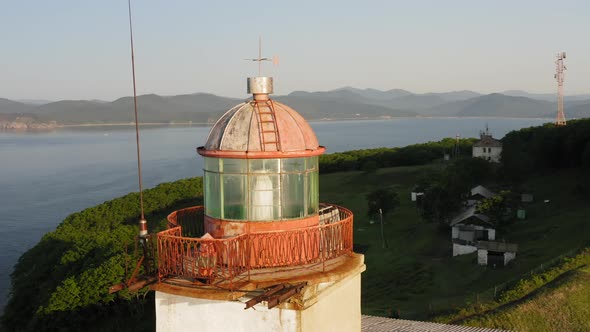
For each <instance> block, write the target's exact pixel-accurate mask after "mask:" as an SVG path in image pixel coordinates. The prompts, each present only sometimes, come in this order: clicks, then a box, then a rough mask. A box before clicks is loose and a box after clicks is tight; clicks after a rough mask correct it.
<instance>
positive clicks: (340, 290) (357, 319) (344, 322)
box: [301, 273, 361, 332]
mask: <svg viewBox="0 0 590 332" xmlns="http://www.w3.org/2000/svg"><path fill="white" fill-rule="evenodd" d="M301 326H302V330H301V331H304V332H306V331H335V332H340V331H343V332H347V331H351V332H352V331H355V332H358V331H360V330H361V275H360V273H359V274H357V275H355V276H353V277H349V278H347V279H344V280H341V281H339V282H337V283H336V284H334V285H331V286H330V288H328V289H326V290H324V291H323V292H321V293H320V294H319V298H318V302H317V303H315V304H314V305H312V306H311V307H309V308H307V309H305V310H304V311H302V312H301Z"/></svg>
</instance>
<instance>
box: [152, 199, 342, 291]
mask: <svg viewBox="0 0 590 332" xmlns="http://www.w3.org/2000/svg"><path fill="white" fill-rule="evenodd" d="M338 210H339V214H340V218H339V221H336V222H333V223H330V224H325V225H318V226H313V227H306V228H301V229H295V230H285V231H269V232H259V233H250V234H241V235H238V236H235V237H231V238H226V239H213V238H195V237H188V236H186V235H187V234H191V233H192V234H194V232H196V231H197V230H198V229H199V227H202V226H198V225H197V226H194V224H199V223H201V224H202V219H200V220H199V219H198V218H199V215H202V207H193V208H188V209H183V210H178V211H175V212H173V213H172V214H171V215H170V216H169V219H168V221H169V227H171V228H170V229H168V230H165V231H162V232H159V233H158V237H157V243H158V275H159V279H160V280H162V279H163V278H168V277H182V278H188V279H194V280H200V281H203V282H207V283H211V282H213V281H221V280H228V281H230V283H231V281H232V279H234V278H235V277H237V276H238V275H240V274H242V273H244V272H248V275H250V274H251V273H252V272H253V270H255V269H260V268H267V267H278V266H295V267H296V266H298V265H305V264H312V263H322V262H325V261H327V260H330V259H333V258H336V257H338V256H341V255H343V254H347V253H351V252H352V245H353V244H352V242H353V241H352V235H353V227H352V226H353V215H352V212H350V211H349V210H347V209H345V208H342V207H338ZM185 227H187V228H190V232H185V229H184V228H185ZM201 234H202V233H201ZM183 235H185V236H183Z"/></svg>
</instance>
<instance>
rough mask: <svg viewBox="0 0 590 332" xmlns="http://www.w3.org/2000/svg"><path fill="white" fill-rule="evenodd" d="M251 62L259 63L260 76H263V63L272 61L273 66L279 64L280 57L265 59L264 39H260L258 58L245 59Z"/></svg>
mask: <svg viewBox="0 0 590 332" xmlns="http://www.w3.org/2000/svg"><path fill="white" fill-rule="evenodd" d="M245 60H249V61H257V62H258V76H262V74H261V73H262V61H272V63H273V64H275V65H278V64H279V57H278V56H276V55H275V56H273V57H272V59H270V58H263V57H262V37H258V58H254V59H245Z"/></svg>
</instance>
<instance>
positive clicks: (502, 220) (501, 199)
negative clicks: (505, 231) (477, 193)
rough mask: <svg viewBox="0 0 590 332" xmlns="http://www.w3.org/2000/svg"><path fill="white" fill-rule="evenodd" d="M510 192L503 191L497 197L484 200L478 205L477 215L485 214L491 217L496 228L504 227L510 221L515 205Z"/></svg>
mask: <svg viewBox="0 0 590 332" xmlns="http://www.w3.org/2000/svg"><path fill="white" fill-rule="evenodd" d="M514 201H515V200H514V199H513V197H512V193H511V192H510V190H502V191H500V193H498V194H497V195H495V196H492V197H490V198H484V199H483V200H481V201H480V202H479V203H478V204H477V208H476V211H477V213H483V214H485V215H486V216H488V217H490V221H491V222H493V223H494V225H496V226H503V225H504V224H506V223H507V222H509V221H510V219H511V218H510V211H511V210H512V208H513V206H514V205H515V204H514Z"/></svg>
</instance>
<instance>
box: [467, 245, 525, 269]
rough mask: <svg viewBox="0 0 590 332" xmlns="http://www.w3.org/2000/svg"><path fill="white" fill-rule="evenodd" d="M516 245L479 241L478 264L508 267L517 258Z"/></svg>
mask: <svg viewBox="0 0 590 332" xmlns="http://www.w3.org/2000/svg"><path fill="white" fill-rule="evenodd" d="M517 251H518V245H517V244H516V243H506V242H496V241H479V242H478V243H477V264H479V265H488V266H493V267H502V266H506V265H507V264H508V262H510V261H511V260H513V259H514V258H516V252H517Z"/></svg>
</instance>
